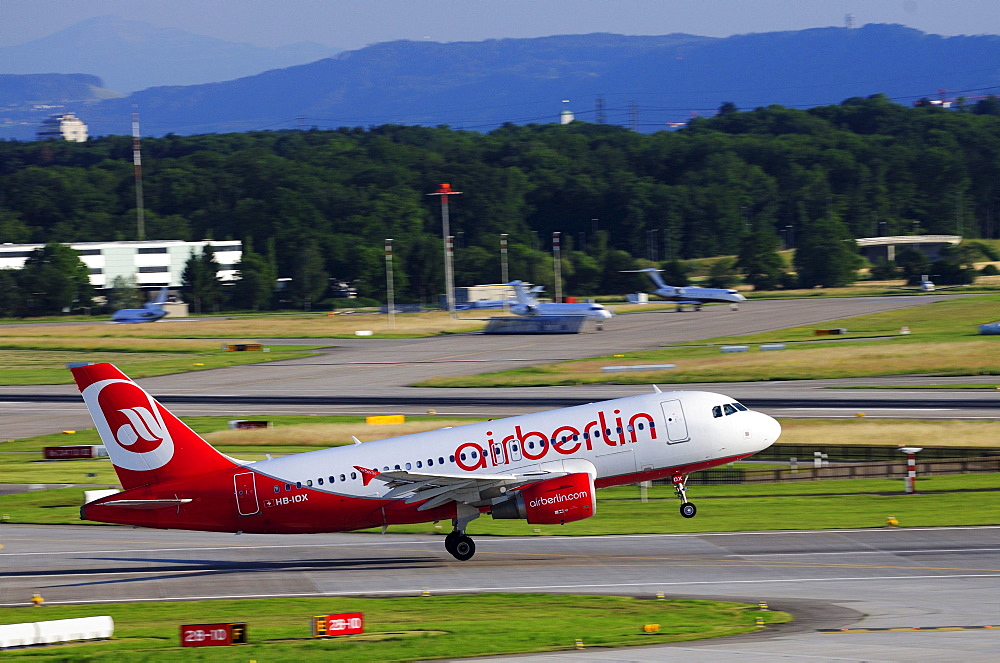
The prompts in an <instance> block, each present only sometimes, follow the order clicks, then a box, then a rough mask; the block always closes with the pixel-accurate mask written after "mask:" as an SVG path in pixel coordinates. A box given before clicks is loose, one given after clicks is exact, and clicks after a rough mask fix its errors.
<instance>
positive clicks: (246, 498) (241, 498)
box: [233, 472, 260, 516]
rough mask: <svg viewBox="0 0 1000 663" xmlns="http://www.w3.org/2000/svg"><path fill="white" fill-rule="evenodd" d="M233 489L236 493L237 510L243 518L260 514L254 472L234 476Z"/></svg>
mask: <svg viewBox="0 0 1000 663" xmlns="http://www.w3.org/2000/svg"><path fill="white" fill-rule="evenodd" d="M233 487H234V490H235V493H236V508H237V510H238V511H239V514H240V515H241V516H253V515H256V514H258V513H260V504H258V503H257V481H256V475H255V474H254V473H253V472H242V473H240V474H236V475H234V476H233Z"/></svg>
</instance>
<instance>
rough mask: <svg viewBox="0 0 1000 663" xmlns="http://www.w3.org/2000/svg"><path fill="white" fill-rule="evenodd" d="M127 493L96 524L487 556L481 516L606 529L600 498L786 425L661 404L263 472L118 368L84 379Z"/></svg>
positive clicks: (595, 408)
mask: <svg viewBox="0 0 1000 663" xmlns="http://www.w3.org/2000/svg"><path fill="white" fill-rule="evenodd" d="M71 370H72V371H73V376H74V378H76V383H77V385H78V386H79V388H80V391H81V393H82V394H83V400H84V402H85V403H86V404H87V408H88V409H89V410H90V414H91V416H92V417H93V419H94V424H95V425H96V427H97V430H98V431H99V433H100V435H101V439H102V440H103V441H104V444H105V446H106V447H107V449H108V454H109V456H110V457H111V462H112V463H113V464H114V467H115V471H116V472H117V473H118V479H119V480H120V481H121V485H122V488H123V489H124V490H123V491H122V492H119V493H117V494H114V495H109V496H106V497H102V498H100V499H97V500H94V501H92V502H88V503H87V504H85V505H84V506H83V507H82V509H81V511H80V517H81V518H82V519H83V520H94V521H98V522H105V523H122V524H125V525H137V526H142V527H155V528H160V529H189V530H204V531H213V532H251V533H287V534H301V533H314V532H341V531H349V530H357V529H363V528H369V527H382V529H383V532H384V531H385V528H387V527H388V526H389V525H395V524H404V523H420V522H430V521H437V520H449V519H450V520H451V521H452V524H453V530H452V532H451V534H449V535H448V537H447V538H446V539H445V549H446V550H447V551H448V552H449V553H451V555H453V556H454V557H455V558H456V559H459V560H467V559H469V558H471V557H472V556H473V555H474V554H475V551H476V546H475V543H474V542H473V540H472V539H471V538H470V537H469V536H468V535H467V534H466V533H465V530H466V526H467V525H468V524H469V523H470V522H472V521H473V520H475V519H476V518H478V517H479V516H480V515H483V514H489V515H491V516H492V517H493V518H498V519H503V518H512V519H522V520H526V521H527V522H529V523H535V524H562V523H568V522H572V521H575V520H582V519H584V518H589V517H591V516H593V515H594V513H595V510H596V508H597V502H596V499H595V495H594V491H595V489H596V488H604V487H606V486H617V485H623V484H631V483H636V482H639V481H649V480H652V479H661V478H665V477H671V478H672V479H673V483H674V487H675V492H676V494H677V497H678V498H679V499H680V500H681V509H680V510H681V515H683V516H684V517H685V518H691V517H693V516H694V515H695V513H696V509H695V506H694V504H691V503H690V502H688V500H687V493H686V488H685V486H686V481H687V477H688V475H689V474H690V473H691V472H697V471H698V470H704V469H706V468H709V467H715V466H717V465H723V464H725V463H730V462H733V461H736V460H740V459H741V458H746V457H747V456H751V455H753V454H755V453H757V452H758V451H761V450H762V449H765V448H767V447H768V446H770V445H771V444H772V443H774V441H775V440H776V439H778V436H779V435H780V433H781V426H780V425H779V424H778V422H777V421H775V420H774V419H772V418H771V417H769V416H767V415H766V414H763V413H761V412H754V411H752V410H748V409H747V408H746V407H744V406H743V405H741V404H740V403H738V402H736V401H734V400H733V399H732V398H729V397H728V396H723V395H721V394H713V393H709V392H702V391H676V392H661V391H660V390H659V389H658V388H655V387H654V390H655V391H654V392H653V393H649V394H645V395H641V396H630V397H628V398H619V399H616V400H611V401H604V402H600V403H591V404H588V405H579V406H576V407H570V408H565V409H561V410H554V411H551V412H542V413H537V414H526V415H521V416H517V417H511V418H508V419H497V420H493V421H486V422H482V423H475V424H468V425H465V426H458V427H454V428H444V429H441V430H436V431H430V432H425V433H415V434H412V435H403V436H400V437H394V438H388V439H384V440H377V441H372V442H366V443H364V444H357V445H350V446H343V447H334V448H330V449H323V450H318V451H310V452H307V453H300V454H294V455H289V456H283V457H281V458H274V459H268V460H259V461H255V462H248V461H241V460H237V459H235V458H231V457H229V456H226V455H225V454H222V453H220V452H219V451H216V449H215V448H213V447H212V446H211V445H209V444H208V442H206V441H205V440H204V439H202V438H201V437H199V436H198V434H197V433H195V432H194V431H192V430H191V429H190V428H188V427H187V426H186V425H184V424H183V423H182V422H181V421H180V420H179V419H177V418H176V417H175V416H174V415H172V414H171V413H170V412H169V411H167V409H166V408H164V407H163V406H162V405H160V403H158V402H157V401H156V400H154V399H153V398H152V396H150V395H149V394H148V393H147V392H146V391H145V390H143V389H142V388H141V387H139V386H138V385H137V384H136V383H135V382H133V381H132V380H130V379H129V378H128V377H126V376H125V374H123V373H122V372H121V371H119V370H118V369H117V368H115V367H114V366H113V365H111V364H94V365H89V366H80V367H75V368H73V369H71Z"/></svg>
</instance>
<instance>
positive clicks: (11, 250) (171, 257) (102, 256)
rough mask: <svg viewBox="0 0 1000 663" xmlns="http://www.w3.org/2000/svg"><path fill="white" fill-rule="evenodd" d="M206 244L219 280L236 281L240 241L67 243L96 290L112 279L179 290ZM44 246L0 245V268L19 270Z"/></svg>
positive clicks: (240, 256) (241, 254) (241, 249)
mask: <svg viewBox="0 0 1000 663" xmlns="http://www.w3.org/2000/svg"><path fill="white" fill-rule="evenodd" d="M205 245H209V246H211V247H212V250H213V251H214V252H215V261H216V262H217V263H219V272H218V276H219V280H221V281H222V282H223V283H225V282H230V281H235V280H236V265H237V264H238V263H239V261H240V259H241V258H242V256H243V242H241V241H239V240H208V239H206V240H203V241H200V242H182V241H181V240H174V239H166V240H150V241H133V242H76V243H71V244H69V246H70V247H72V248H74V249H76V250H77V251H78V252H79V253H80V260H82V261H83V262H84V264H86V265H87V267H88V269H90V283H91V285H93V286H94V287H95V288H98V289H101V288H110V287H111V286H112V284H113V283H114V280H115V277H118V276H123V277H125V278H132V279H135V283H136V285H137V286H138V287H139V288H143V289H151V288H160V287H163V286H168V287H170V288H178V287H180V285H181V275H182V274H183V272H184V265H185V264H186V263H187V261H188V259H190V257H191V254H192V253H194V254H195V255H199V256H200V255H201V253H202V251H203V249H204V247H205ZM43 246H44V244H0V269H21V268H22V267H24V263H25V261H26V260H27V258H28V255H29V254H30V253H31V252H32V251H34V250H35V249H40V248H42V247H43Z"/></svg>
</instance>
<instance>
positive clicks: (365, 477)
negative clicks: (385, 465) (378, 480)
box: [354, 465, 379, 486]
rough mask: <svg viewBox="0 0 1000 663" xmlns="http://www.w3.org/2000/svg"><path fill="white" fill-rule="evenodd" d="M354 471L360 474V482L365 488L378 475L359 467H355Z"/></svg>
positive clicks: (376, 472) (373, 471) (375, 472)
mask: <svg viewBox="0 0 1000 663" xmlns="http://www.w3.org/2000/svg"><path fill="white" fill-rule="evenodd" d="M354 469H356V470H357V471H358V472H361V481H362V483H363V485H365V486H367V485H368V484H370V483H371V482H372V479H374V478H375V477H377V476H378V475H379V471H378V470H369V469H368V468H367V467H361V466H360V465H355V466H354Z"/></svg>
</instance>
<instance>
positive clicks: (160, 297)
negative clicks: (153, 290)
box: [152, 286, 168, 304]
mask: <svg viewBox="0 0 1000 663" xmlns="http://www.w3.org/2000/svg"><path fill="white" fill-rule="evenodd" d="M167 296H168V290H167V287H166V286H164V287H162V288H160V292H159V294H157V295H156V299H154V300H153V302H152V303H153V304H166V303H167Z"/></svg>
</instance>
